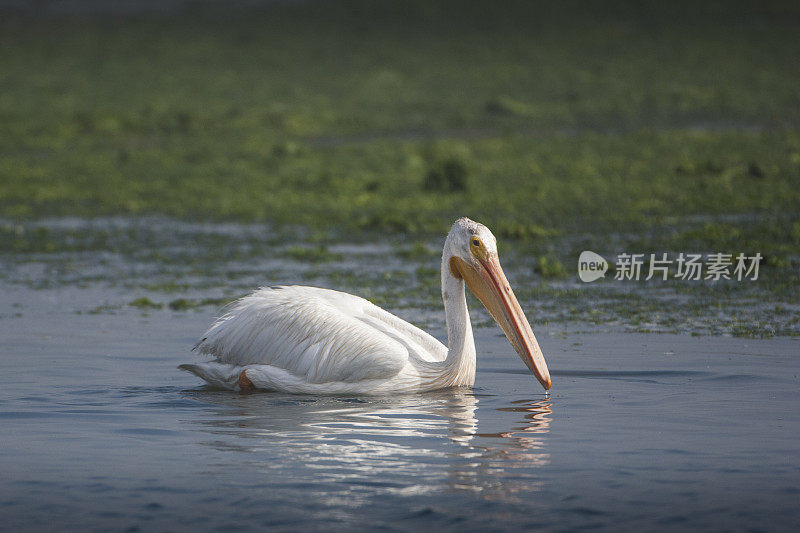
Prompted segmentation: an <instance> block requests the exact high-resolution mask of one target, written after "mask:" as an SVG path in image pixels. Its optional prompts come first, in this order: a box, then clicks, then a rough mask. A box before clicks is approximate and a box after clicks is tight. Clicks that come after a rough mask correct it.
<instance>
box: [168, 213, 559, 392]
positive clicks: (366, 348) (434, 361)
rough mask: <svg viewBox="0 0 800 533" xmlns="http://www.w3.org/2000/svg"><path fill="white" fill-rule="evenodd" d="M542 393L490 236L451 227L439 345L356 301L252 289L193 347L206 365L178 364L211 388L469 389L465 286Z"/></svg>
mask: <svg viewBox="0 0 800 533" xmlns="http://www.w3.org/2000/svg"><path fill="white" fill-rule="evenodd" d="M465 282H466V284H467V285H468V286H469V288H470V289H471V290H472V292H473V293H474V294H475V296H477V297H478V299H479V300H480V301H481V303H482V304H483V305H484V306H485V307H486V309H488V310H489V312H490V313H491V315H492V317H494V319H495V320H496V321H497V323H498V324H499V325H500V327H501V328H502V330H503V332H504V333H505V334H506V337H507V338H508V340H509V341H510V342H511V344H512V346H514V348H515V349H516V351H517V353H518V354H519V356H520V357H521V358H522V360H523V361H524V362H525V364H526V365H527V366H528V368H529V369H530V370H531V372H533V374H534V375H535V376H536V378H537V379H538V380H539V382H540V383H541V384H542V386H543V387H544V388H545V389H549V388H550V373H549V372H548V371H547V364H546V363H545V361H544V356H543V355H542V350H541V348H539V343H538V342H537V341H536V337H534V335H533V331H531V327H530V324H529V323H528V319H527V318H525V314H524V313H523V312H522V308H521V307H520V305H519V302H517V298H516V297H515V296H514V293H513V292H512V290H511V287H510V286H509V284H508V280H507V279H506V276H505V274H504V273H503V269H502V268H501V267H500V261H499V260H498V257H497V242H496V241H495V238H494V235H492V232H491V231H489V229H488V228H487V227H486V226H484V225H482V224H479V223H477V222H473V221H472V220H470V219H468V218H460V219H458V220H456V221H455V223H454V224H453V227H452V229H451V230H450V233H449V234H448V235H447V239H446V240H445V243H444V251H443V252H442V299H443V300H444V310H445V315H446V318H447V343H448V346H444V345H443V344H442V343H441V342H439V341H438V340H436V339H435V338H433V337H432V336H431V335H429V334H427V333H425V332H424V331H422V330H421V329H419V328H417V327H416V326H413V325H411V324H409V323H408V322H406V321H404V320H402V319H400V318H398V317H396V316H394V315H392V314H391V313H388V312H386V311H384V310H383V309H381V308H380V307H378V306H376V305H374V304H372V303H370V302H368V301H367V300H365V299H363V298H359V297H358V296H353V295H352V294H346V293H343V292H338V291H333V290H328V289H320V288H316V287H297V286H292V287H271V288H261V289H259V290H257V291H255V292H253V293H252V294H250V295H248V296H245V297H244V298H241V299H240V300H237V301H236V302H234V303H233V304H231V306H230V307H229V308H228V310H227V312H226V313H225V314H224V315H223V316H221V317H220V318H218V319H217V320H216V322H214V324H212V326H211V327H210V328H209V329H208V331H206V333H205V335H204V336H203V339H202V340H201V341H200V342H198V343H197V345H196V346H195V348H199V350H200V352H201V353H204V354H208V355H211V356H213V357H214V358H215V359H214V360H213V361H208V362H204V363H196V364H186V365H181V366H180V368H181V369H183V370H188V371H189V372H192V373H193V374H195V375H197V376H199V377H201V378H203V379H204V380H206V381H207V382H208V383H210V384H212V385H217V386H221V387H224V388H228V389H231V390H238V391H248V390H253V389H262V390H272V391H281V392H288V393H299V394H389V393H405V392H423V391H430V390H436V389H444V388H448V387H459V386H471V385H472V384H473V383H474V382H475V342H474V340H473V338H472V326H471V324H470V320H469V312H468V311H467V299H466V293H465V291H464V283H465Z"/></svg>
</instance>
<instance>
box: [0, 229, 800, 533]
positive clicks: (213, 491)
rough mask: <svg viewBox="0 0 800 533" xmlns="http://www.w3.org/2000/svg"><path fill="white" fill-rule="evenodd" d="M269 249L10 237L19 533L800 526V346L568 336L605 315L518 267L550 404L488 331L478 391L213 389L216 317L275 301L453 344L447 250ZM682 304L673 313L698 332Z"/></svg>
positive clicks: (10, 418)
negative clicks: (290, 300) (317, 302)
mask: <svg viewBox="0 0 800 533" xmlns="http://www.w3.org/2000/svg"><path fill="white" fill-rule="evenodd" d="M9 235H12V237H10V236H9ZM13 235H17V236H18V237H13ZM264 235H267V236H269V235H274V233H272V232H269V231H265V228H264V227H262V226H255V225H254V226H238V225H208V224H206V225H196V224H188V223H176V222H174V221H168V220H163V219H154V220H144V221H129V220H124V219H107V220H98V221H81V220H60V221H59V220H56V221H51V222H48V223H46V224H44V225H42V226H38V227H37V226H31V227H26V228H14V229H13V231H12V232H11V233H9V232H8V231H7V232H6V233H5V237H3V238H5V239H7V241H4V242H6V244H8V245H9V246H12V247H16V248H13V249H16V250H17V251H16V252H14V253H13V254H11V253H3V254H0V294H2V297H0V339H2V342H0V428H2V431H0V442H1V447H0V473H2V476H0V530H9V531H21V530H36V531H47V530H49V531H68V530H87V529H92V530H98V531H103V530H107V531H137V530H141V531H168V530H172V531H175V530H190V529H191V530H198V529H200V530H215V529H219V530H225V531H231V530H234V531H236V530H242V531H245V530H257V529H262V528H264V527H265V526H269V527H272V528H274V529H277V530H298V529H301V528H302V529H304V530H325V531H330V530H343V531H345V530H346V531H350V530H352V529H353V528H354V527H360V528H361V527H364V526H371V527H372V528H380V529H386V530H400V531H407V530H415V531H420V530H423V531H424V530H429V529H433V528H436V529H441V530H445V531H448V530H459V531H462V530H485V529H487V528H490V527H491V528H492V529H494V530H514V531H518V530H520V528H531V527H544V528H547V529H548V530H564V531H566V530H575V529H579V528H587V529H588V528H593V529H600V530H614V531H619V530H623V531H626V530H635V531H639V530H642V529H643V528H646V529H653V528H660V529H663V528H670V529H676V530H677V529H680V530H684V529H685V530H691V531H695V530H715V531H719V530H770V531H782V530H783V531H796V530H798V527H800V444H798V443H799V442H800V409H798V408H799V407H800V386H799V385H800V382H798V374H800V340H793V339H791V338H786V337H784V338H775V339H770V340H741V339H733V338H725V337H709V336H703V337H695V336H690V335H669V334H650V335H642V334H632V333H624V332H615V331H614V330H613V329H609V328H607V327H606V328H603V327H598V326H587V325H586V324H587V323H586V322H584V321H582V320H579V321H578V323H579V325H578V326H577V327H576V326H571V327H568V326H565V325H563V324H560V323H558V322H557V321H556V320H557V317H559V316H562V315H567V316H574V314H575V313H576V312H578V313H580V312H581V309H579V308H576V309H577V311H573V310H571V306H576V305H580V307H581V308H594V307H599V306H601V304H602V300H600V301H598V300H596V299H595V300H589V299H588V298H587V299H584V298H583V296H581V298H580V301H579V302H576V301H574V300H569V301H567V300H563V299H562V297H561V296H560V295H559V293H558V291H555V292H554V291H550V292H548V291H547V290H538V291H537V290H531V288H536V287H540V286H544V287H545V288H547V286H548V284H549V286H552V284H553V283H554V282H547V283H546V284H544V285H540V284H542V283H543V282H542V280H541V279H538V278H536V277H535V276H533V275H532V274H531V271H532V269H531V267H530V265H529V264H527V263H526V261H529V258H527V256H519V255H518V256H517V257H516V258H515V256H513V255H510V254H509V255H506V256H504V257H506V258H508V260H507V261H505V265H506V270H507V272H508V273H509V278H510V279H511V280H512V282H513V283H514V284H515V286H516V287H517V289H519V291H518V294H519V295H520V296H521V300H522V301H523V305H524V306H525V307H526V309H528V310H529V313H530V316H531V318H532V319H533V320H534V330H535V331H536V333H537V336H538V337H539V341H540V343H541V345H542V348H543V349H544V352H545V354H546V356H547V359H548V363H549V366H550V369H551V373H552V376H553V389H552V396H551V397H549V398H548V397H545V395H544V394H543V391H542V389H541V387H540V386H539V385H538V384H537V382H536V380H535V379H534V378H533V377H532V376H531V375H530V374H529V373H528V372H527V370H526V368H525V367H524V365H523V364H522V362H521V361H520V360H519V358H518V357H517V356H516V354H515V353H514V352H513V350H512V348H511V347H510V345H509V344H508V342H507V341H506V340H505V338H504V337H502V336H500V331H499V328H497V327H496V326H491V327H481V328H479V329H478V330H477V332H476V342H477V346H478V352H479V353H478V381H477V384H476V387H475V389H474V390H456V391H448V392H441V393H436V394H422V395H412V396H397V397H386V398H370V397H342V398H316V397H298V396H287V395H281V394H265V393H261V394H253V395H249V396H241V395H238V394H235V393H230V392H222V391H214V390H210V389H207V388H205V387H203V386H202V384H201V382H200V381H199V380H198V379H197V378H195V377H194V376H191V375H189V374H186V373H183V372H180V371H178V370H177V365H178V364H180V363H183V362H188V361H192V360H194V358H195V357H197V356H196V355H195V354H192V353H190V352H189V349H190V348H191V346H192V345H193V344H194V342H195V341H196V340H197V338H198V336H199V335H200V334H201V333H202V332H203V331H204V329H205V327H206V326H207V325H208V324H209V323H210V322H211V321H212V319H213V317H214V315H215V312H216V309H215V305H214V304H213V303H212V304H204V305H201V306H200V307H197V308H196V309H193V308H192V306H193V305H194V304H196V303H198V302H202V301H203V299H204V298H206V297H211V298H226V297H231V296H236V295H238V294H242V293H243V292H245V291H247V290H248V289H250V288H252V287H255V286H257V285H258V284H260V283H269V284H273V283H307V284H318V285H324V286H328V287H333V288H342V289H345V290H349V291H354V292H357V293H359V294H361V295H365V296H372V297H377V299H378V301H379V302H381V300H382V301H385V302H388V304H386V306H387V307H388V308H389V309H391V310H393V311H396V312H397V313H398V314H400V315H401V316H403V317H404V318H406V319H410V320H413V321H414V322H416V323H418V324H420V325H423V326H425V327H426V328H427V329H429V331H431V332H432V333H433V334H435V335H437V336H439V337H440V338H441V337H442V336H443V334H444V331H443V324H442V318H443V315H442V311H441V307H440V305H441V304H440V303H439V302H438V301H436V300H437V293H438V273H437V272H436V268H437V267H438V262H439V259H438V257H437V254H436V253H435V250H434V251H433V252H431V251H430V250H428V251H426V250H425V249H424V248H422V249H417V250H414V249H411V251H412V252H413V254H412V255H411V256H408V257H407V256H405V255H402V254H397V253H396V250H398V249H399V250H401V251H402V250H406V251H408V250H409V249H410V246H409V245H410V243H400V244H398V243H392V244H387V243H383V244H380V245H376V244H374V243H372V244H370V243H359V244H346V243H340V244H336V245H332V246H331V247H330V251H331V252H332V253H333V254H334V255H333V257H329V256H326V255H325V254H326V253H327V252H324V251H323V252H320V253H318V255H317V256H314V255H313V254H312V255H311V256H309V255H307V253H306V252H305V251H303V250H300V251H299V252H298V251H297V250H296V249H293V248H291V246H293V244H294V243H295V242H297V240H298V239H299V240H300V242H301V243H302V242H303V241H302V239H303V236H302V235H299V236H295V237H292V238H291V239H290V238H284V239H283V240H278V241H276V242H272V241H270V240H267V239H265V237H264ZM15 238H16V239H17V240H14V239H15ZM8 239H11V240H8ZM306 245H307V246H310V247H312V249H313V246H314V245H313V244H312V243H310V242H306ZM429 246H430V248H431V249H432V248H433V247H435V246H437V243H430V245H429ZM417 248H419V247H417ZM409 257H411V258H409ZM560 283H565V284H569V283H570V282H569V281H564V282H560ZM567 288H569V286H568V285H567ZM578 290H580V291H583V289H582V288H578V289H575V290H574V291H573V292H575V291H578ZM642 290H644V291H647V292H646V295H647V297H648V298H652V295H654V294H656V292H657V291H655V290H654V289H650V288H646V289H642ZM580 294H581V295H582V294H584V293H583V292H580ZM143 298H148V300H147V302H149V303H148V304H145V305H143V304H142V302H141V300H142V299H143ZM136 301H139V305H140V306H139V307H136V305H135V304H134V302H136ZM655 301H661V300H657V299H656V300H655ZM676 301H677V300H675V298H672V299H667V300H663V306H662V307H663V309H664V311H663V312H672V313H673V314H676V313H677V314H680V313H681V311H675V310H674V308H675V307H674V304H675V302H676ZM186 302H189V304H191V305H189V309H188V310H187V309H186V306H185V305H184V304H185V303H186ZM598 302H600V303H598ZM159 305H160V306H161V307H160V308H159V307H158V306H159ZM745 305H749V304H745ZM154 306H155V307H154ZM773 307H774V305H773ZM173 308H174V309H173ZM670 309H673V310H672V311H670ZM473 311H474V316H473V320H474V323H476V324H485V323H487V316H486V314H485V313H482V312H481V311H480V310H479V309H473ZM713 311H714V310H713V309H712V310H711V312H713ZM751 313H755V314H757V313H758V310H757V309H755V310H751ZM579 316H580V315H579ZM692 316H694V315H692ZM787 316H788V315H787ZM679 318H680V317H679ZM691 318H692V317H689V318H688V319H687V320H691ZM723 318H724V317H723ZM573 319H574V318H573ZM681 319H682V318H681ZM545 320H548V321H550V325H548V326H542V325H541V323H542V322H543V321H545ZM720 320H723V319H720ZM787 320H788V318H787ZM723 321H724V320H723ZM622 324H623V327H624V324H625V323H624V321H623V322H622ZM586 329H593V330H595V331H596V332H595V333H586V332H582V333H581V332H579V331H584V330H586Z"/></svg>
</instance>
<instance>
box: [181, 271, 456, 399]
mask: <svg viewBox="0 0 800 533" xmlns="http://www.w3.org/2000/svg"><path fill="white" fill-rule="evenodd" d="M385 315H389V317H391V318H392V319H394V321H399V323H401V324H397V323H395V324H392V323H391V320H390V321H387V320H386V317H385ZM402 324H405V325H406V326H407V327H410V328H414V326H411V325H410V324H408V323H406V322H404V321H402V320H400V319H399V318H397V317H394V316H393V315H390V314H389V313H387V312H386V311H383V310H382V309H380V308H379V307H377V306H375V305H374V304H372V303H370V302H368V301H367V300H364V299H363V298H359V297H357V296H353V295H350V294H346V293H342V292H338V291H332V290H327V289H319V288H315V287H297V286H293V287H272V288H262V289H259V290H258V291H256V292H254V293H252V294H250V295H249V296H246V297H244V298H242V299H240V300H237V301H236V302H234V303H233V304H232V305H231V307H230V308H229V309H228V310H227V312H226V313H225V314H224V315H223V316H221V317H220V318H219V319H217V321H216V322H215V323H214V324H213V325H212V326H211V327H210V328H209V329H208V331H206V333H205V335H204V338H203V340H202V341H200V342H199V343H198V344H197V346H196V348H199V350H200V352H201V353H205V354H209V355H212V356H214V357H215V358H216V359H217V361H218V362H220V363H227V364H232V365H237V366H247V365H270V366H274V367H277V368H281V369H283V370H286V371H288V372H291V373H292V374H294V375H295V376H297V377H300V378H302V379H303V380H304V381H306V382H308V383H326V382H331V381H339V382H356V381H362V380H370V379H388V378H391V377H393V376H395V375H396V374H398V373H399V372H400V371H401V370H402V368H403V367H404V366H405V365H406V363H407V361H408V359H409V357H410V356H414V357H420V358H423V356H424V353H425V351H426V346H427V344H429V343H430V341H431V340H432V341H433V342H434V343H438V341H436V340H435V339H433V337H430V336H428V335H427V334H426V333H424V332H422V330H419V329H417V328H414V329H417V331H418V332H419V333H422V334H424V335H425V336H427V337H430V339H426V338H425V337H419V336H418V335H417V337H418V338H419V341H418V340H417V339H416V338H415V337H413V336H409V335H408V334H407V333H406V332H405V331H403V330H404V329H407V328H402V327H401V325H402ZM438 344H439V346H440V347H441V348H440V349H444V346H442V345H441V344H440V343H438ZM445 351H446V350H445Z"/></svg>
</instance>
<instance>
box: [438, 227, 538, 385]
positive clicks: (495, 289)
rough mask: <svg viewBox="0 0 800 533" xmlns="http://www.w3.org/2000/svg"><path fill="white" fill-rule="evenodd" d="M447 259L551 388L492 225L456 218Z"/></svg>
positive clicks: (534, 371) (525, 359) (446, 250)
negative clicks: (500, 257)
mask: <svg viewBox="0 0 800 533" xmlns="http://www.w3.org/2000/svg"><path fill="white" fill-rule="evenodd" d="M443 260H445V261H447V266H448V267H449V270H450V273H451V274H452V275H453V276H455V277H456V278H457V279H462V280H464V282H465V283H466V284H467V286H468V287H469V289H470V290H471V291H472V293H473V294H475V296H477V298H478V300H480V301H481V303H482V304H483V305H484V307H486V309H487V310H488V311H489V313H491V315H492V317H493V318H494V319H495V321H497V324H498V325H499V326H500V328H501V329H502V330H503V333H505V334H506V337H507V338H508V340H509V342H510V343H511V345H512V346H513V347H514V349H515V350H516V351H517V353H518V354H519V356H520V358H522V361H523V362H524V363H525V365H527V367H528V368H529V369H530V371H531V372H533V375H534V376H536V379H538V380H539V383H541V384H542V386H543V387H544V388H545V390H548V389H549V388H550V385H551V382H550V373H549V372H548V370H547V363H545V361H544V355H542V349H541V348H540V347H539V343H538V342H537V341H536V337H535V336H534V335H533V331H532V330H531V326H530V324H529V323H528V319H527V318H526V317H525V313H524V312H523V311H522V307H520V305H519V302H518V301H517V298H516V296H514V292H513V291H512V290H511V285H509V284H508V280H507V279H506V275H505V274H504V273H503V268H502V267H501V266H500V259H499V258H498V257H497V240H496V239H495V238H494V235H492V232H491V231H489V228H487V227H486V226H484V225H483V224H479V223H478V222H474V221H472V220H470V219H468V218H460V219H458V220H456V221H455V223H454V224H453V227H452V229H451V230H450V233H449V234H448V235H447V240H446V241H445V251H444V256H443Z"/></svg>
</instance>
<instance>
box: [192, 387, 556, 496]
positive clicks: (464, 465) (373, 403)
mask: <svg viewBox="0 0 800 533" xmlns="http://www.w3.org/2000/svg"><path fill="white" fill-rule="evenodd" d="M187 394H188V395H190V396H191V397H192V398H193V399H195V400H199V401H203V402H205V403H207V404H209V407H208V409H206V410H205V411H202V413H203V414H202V415H201V416H196V417H195V418H193V419H192V420H189V421H188V422H190V423H192V424H195V425H197V427H198V428H199V429H200V430H201V431H203V432H206V433H208V434H209V435H211V438H210V439H209V440H208V441H207V442H206V444H207V445H208V446H211V447H213V448H215V449H216V450H218V451H220V452H240V453H247V454H250V455H249V456H248V458H247V461H248V464H250V465H254V466H255V468H257V469H259V470H261V471H263V472H264V473H265V474H269V475H270V476H271V477H272V476H275V475H279V476H283V477H284V478H286V479H291V480H292V481H293V483H298V484H301V485H303V484H305V485H307V486H309V487H316V489H318V490H319V493H318V494H316V496H315V497H319V498H324V499H327V500H331V499H332V498H333V499H336V500H337V501H336V502H335V501H332V500H331V501H330V503H331V504H334V503H335V504H337V505H338V504H341V503H342V502H341V501H338V500H339V499H341V498H346V499H347V501H348V505H357V504H358V502H359V501H362V500H363V501H366V499H368V498H370V497H371V495H375V494H378V493H398V494H406V495H413V494H425V493H430V492H437V491H442V490H455V491H463V490H466V491H470V492H476V493H480V494H481V497H487V498H512V499H513V498H514V494H517V493H519V492H529V491H535V490H538V489H540V488H541V485H540V484H539V481H538V476H537V475H536V473H535V469H538V468H540V467H542V466H544V465H546V464H548V463H549V457H550V456H549V453H547V443H546V435H547V433H548V431H549V429H550V423H551V419H552V405H551V401H550V400H549V399H518V400H516V401H513V402H511V403H508V402H506V401H502V403H498V402H500V401H501V400H499V399H497V398H496V397H492V396H483V397H480V396H476V395H475V393H474V392H473V391H472V390H470V389H456V390H451V391H442V392H433V393H426V394H416V395H408V396H399V397H394V398H336V397H320V398H316V397H314V398H311V397H297V396H286V395H280V394H254V395H249V396H238V395H231V394H229V393H220V392H216V391H210V390H200V391H191V392H188V393H187ZM479 426H480V428H481V430H479ZM508 477H512V478H513V479H514V481H513V482H512V483H503V482H502V480H503V479H504V478H508ZM331 484H333V486H335V489H336V490H333V491H332V490H331Z"/></svg>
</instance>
